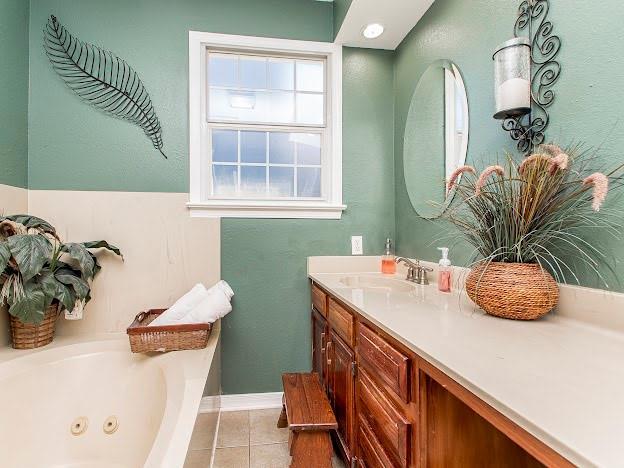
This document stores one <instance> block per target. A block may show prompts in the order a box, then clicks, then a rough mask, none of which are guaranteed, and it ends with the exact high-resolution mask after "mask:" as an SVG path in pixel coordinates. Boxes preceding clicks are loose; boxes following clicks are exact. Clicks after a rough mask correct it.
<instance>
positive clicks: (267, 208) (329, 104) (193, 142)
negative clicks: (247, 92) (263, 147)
mask: <svg viewBox="0 0 624 468" xmlns="http://www.w3.org/2000/svg"><path fill="white" fill-rule="evenodd" d="M211 48H213V49H227V50H230V49H231V50H238V51H242V52H245V51H247V52H249V53H257V54H271V53H277V54H292V55H297V56H307V55H309V56H310V57H317V58H318V57H319V56H321V57H324V58H325V60H326V77H327V79H326V83H327V86H326V90H325V92H326V93H327V99H326V122H325V125H326V126H327V129H328V130H329V131H328V135H329V138H328V140H329V141H324V142H323V143H322V155H323V166H322V170H321V174H322V175H321V177H322V179H321V180H322V186H323V188H324V190H322V192H323V193H322V195H323V198H322V199H318V200H277V199H274V200H254V199H242V198H241V199H231V198H227V199H226V198H211V199H206V197H203V194H202V190H203V189H204V186H205V183H202V182H203V181H205V180H206V179H205V176H204V174H205V168H202V160H203V159H204V157H203V152H204V151H205V150H203V149H202V148H203V147H204V148H205V147H206V146H205V145H206V142H207V141H208V140H209V136H208V135H209V133H210V132H209V128H210V127H211V124H209V122H208V119H207V105H206V103H207V99H206V91H207V89H206V88H207V87H206V79H207V77H206V70H207V67H206V56H207V54H206V51H207V49H211ZM231 126H232V127H245V126H248V125H246V124H242V123H241V124H239V123H236V122H232V123H231ZM285 128H287V129H288V128H289V127H285ZM259 130H260V131H261V129H259ZM301 130H302V131H305V127H304V126H302V127H301ZM291 131H292V130H291ZM295 131H298V130H295ZM189 166H190V179H189V186H190V193H189V203H187V206H188V208H189V210H190V213H191V216H193V217H230V218H314V219H340V217H341V216H342V212H343V211H344V210H345V209H346V205H343V203H342V47H341V46H340V45H337V44H332V43H326V42H309V41H296V40H289V39H275V38H267V37H252V36H236V35H229V34H216V33H205V32H199V31H189Z"/></svg>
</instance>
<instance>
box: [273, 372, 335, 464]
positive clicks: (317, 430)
mask: <svg viewBox="0 0 624 468" xmlns="http://www.w3.org/2000/svg"><path fill="white" fill-rule="evenodd" d="M282 384H283V386H284V399H283V407H282V414H281V415H280V418H279V421H278V422H277V427H279V428H283V427H286V426H288V429H290V437H289V440H288V446H289V448H290V455H291V456H292V462H291V463H290V466H291V468H298V467H301V468H304V467H305V468H331V466H332V465H331V457H332V453H333V450H332V443H331V437H330V435H329V431H331V430H334V429H337V428H338V423H337V422H336V417H335V416H334V412H333V411H332V409H331V406H330V405H329V401H328V400H327V395H325V392H323V389H322V388H321V384H320V381H319V376H318V374H316V373H310V374H282Z"/></svg>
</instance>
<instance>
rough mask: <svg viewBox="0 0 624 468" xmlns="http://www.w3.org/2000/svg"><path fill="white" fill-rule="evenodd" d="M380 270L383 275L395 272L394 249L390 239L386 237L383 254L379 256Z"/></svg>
mask: <svg viewBox="0 0 624 468" xmlns="http://www.w3.org/2000/svg"><path fill="white" fill-rule="evenodd" d="M381 272H382V273H383V274H385V275H394V274H395V273H396V262H395V261H394V249H393V248H392V239H390V238H389V237H388V238H387V239H386V246H385V248H384V254H383V256H382V257H381Z"/></svg>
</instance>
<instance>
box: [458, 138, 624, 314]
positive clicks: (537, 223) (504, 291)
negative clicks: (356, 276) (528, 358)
mask: <svg viewBox="0 0 624 468" xmlns="http://www.w3.org/2000/svg"><path fill="white" fill-rule="evenodd" d="M597 162H598V159H597V158H596V157H595V155H594V154H593V153H591V152H590V151H589V150H582V149H581V148H579V147H578V146H577V147H574V148H570V149H567V150H562V149H561V148H560V147H558V146H555V145H542V146H540V147H538V148H537V151H536V152H535V153H534V154H532V155H530V156H529V157H527V158H524V159H523V160H522V161H520V162H518V163H517V162H516V161H514V159H513V158H512V157H511V156H508V157H507V164H506V167H503V166H500V165H494V166H490V167H488V168H486V169H485V170H484V171H483V172H481V173H480V175H478V174H477V171H476V170H475V168H474V167H472V166H462V167H460V168H458V169H457V170H456V171H455V172H454V173H453V174H452V176H451V177H450V180H449V182H448V187H447V193H451V191H454V192H456V193H457V194H458V195H459V197H456V198H455V200H456V201H455V203H454V205H452V206H451V208H450V209H449V210H448V211H447V213H446V218H447V219H448V220H449V221H450V222H451V223H452V224H453V225H454V226H455V227H456V228H457V229H458V230H459V231H460V233H461V234H463V238H464V240H466V241H467V242H468V244H470V245H471V246H472V247H473V248H474V253H475V258H474V259H473V260H475V262H474V263H473V265H474V266H473V268H472V270H471V272H470V273H469V274H468V276H467V278H466V292H467V294H468V296H469V297H470V298H471V299H472V300H473V301H474V302H475V303H476V304H477V305H479V306H480V307H481V308H482V309H483V310H485V311H486V312H487V313H488V314H491V315H496V316H499V317H504V318H511V319H518V320H533V319H536V318H539V317H541V316H543V315H545V314H546V313H548V312H549V311H550V310H552V309H553V308H554V307H555V305H556V304H557V301H558V298H559V290H558V285H557V282H566V279H567V278H573V279H575V280H576V281H577V282H578V278H577V275H576V272H575V267H574V266H571V265H570V259H571V258H574V259H575V260H576V264H577V265H578V262H582V263H583V264H584V265H585V266H586V267H587V268H589V269H590V270H591V271H593V272H595V273H596V274H598V275H599V276H600V278H601V279H602V280H603V281H604V282H605V284H606V281H605V280H604V278H603V276H602V274H601V273H600V270H599V268H598V267H599V266H600V265H601V264H602V265H604V266H606V267H608V264H607V262H605V261H604V260H605V259H606V256H605V254H604V253H603V252H601V250H600V248H599V246H597V245H594V243H593V242H592V239H591V238H590V237H588V236H587V234H588V232H589V233H591V232H596V231H601V232H608V233H611V234H614V235H616V236H617V235H619V232H621V224H620V218H619V217H618V215H617V213H615V212H613V211H611V210H609V209H608V208H606V209H605V208H604V207H603V202H604V201H605V198H606V196H607V192H608V190H609V185H610V184H611V186H612V187H613V186H618V187H619V186H621V184H622V181H623V177H622V168H623V166H620V167H618V168H616V169H614V170H609V171H603V172H596V167H595V166H596V164H597ZM460 174H464V176H463V177H461V182H459V183H457V180H458V179H459V176H460ZM601 208H602V209H601ZM452 235H454V236H456V232H454V233H453V234H452ZM555 280H556V281H555Z"/></svg>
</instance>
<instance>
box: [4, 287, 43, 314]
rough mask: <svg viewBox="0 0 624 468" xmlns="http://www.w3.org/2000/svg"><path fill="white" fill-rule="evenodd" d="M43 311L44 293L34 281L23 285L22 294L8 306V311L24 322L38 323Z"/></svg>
mask: <svg viewBox="0 0 624 468" xmlns="http://www.w3.org/2000/svg"><path fill="white" fill-rule="evenodd" d="M44 311H45V294H44V293H43V290H42V289H41V286H39V285H38V284H36V283H26V284H25V285H24V295H23V296H22V297H20V299H19V300H17V301H15V302H14V303H13V305H12V306H11V307H10V308H9V313H10V314H11V315H13V316H14V317H17V318H18V319H20V320H21V321H22V322H24V323H40V322H41V321H42V320H43V316H44Z"/></svg>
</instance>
